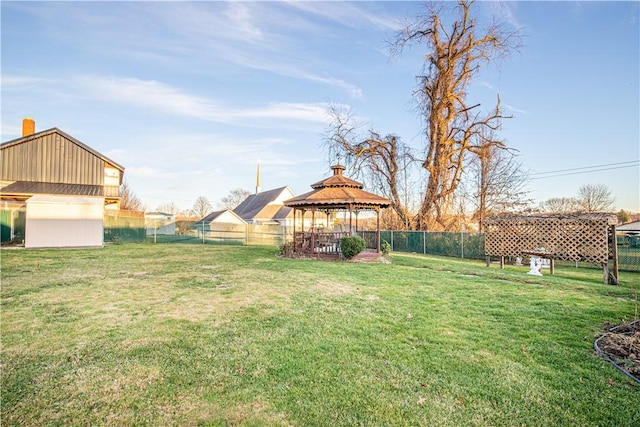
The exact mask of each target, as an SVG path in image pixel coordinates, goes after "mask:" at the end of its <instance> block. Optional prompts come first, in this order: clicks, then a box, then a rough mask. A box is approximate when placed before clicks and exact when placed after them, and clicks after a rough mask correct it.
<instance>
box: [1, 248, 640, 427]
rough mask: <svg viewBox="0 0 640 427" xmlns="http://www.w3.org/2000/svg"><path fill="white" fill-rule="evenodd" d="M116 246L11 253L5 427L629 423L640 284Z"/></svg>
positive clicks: (585, 274) (637, 420) (428, 263)
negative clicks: (621, 363)
mask: <svg viewBox="0 0 640 427" xmlns="http://www.w3.org/2000/svg"><path fill="white" fill-rule="evenodd" d="M276 252H277V250H276V249H275V248H256V247H244V246H228V245H225V246H215V245H204V246H201V245H179V244H174V245H168V244H166V245H153V244H122V245H111V246H108V247H105V248H103V249H93V250H55V251H54V250H38V251H29V250H2V251H1V253H0V256H1V257H2V258H1V262H2V273H1V279H2V282H1V285H2V290H1V303H2V307H1V316H2V317H1V322H2V323H1V338H2V360H1V368H2V395H1V403H2V416H1V420H0V421H1V424H2V425H3V426H11V425H20V426H36V425H37V426H41V425H60V426H73V425H136V426H138V425H163V426H164V425H179V426H190V425H191V426H200V425H201V426H227V425H244V426H280V425H297V426H351V425H367V426H403V425H406V426H418V425H423V426H426V425H431V426H456V427H461V426H549V425H557V426H616V427H618V426H638V425H640V387H639V386H637V385H635V384H634V383H633V382H632V381H631V380H630V379H628V378H627V377H625V376H624V375H622V374H620V373H619V372H618V371H617V370H616V369H615V368H614V367H613V366H611V365H610V364H608V363H606V362H605V361H604V360H603V359H601V358H600V357H597V356H596V355H595V354H594V351H593V342H594V339H595V338H596V337H597V336H598V335H599V334H600V333H601V332H602V330H603V328H604V327H605V325H606V324H619V323H622V322H625V321H630V320H632V319H634V318H635V317H637V316H638V310H639V308H638V305H639V303H638V293H640V275H639V274H632V273H624V272H623V273H621V281H622V285H621V286H617V287H616V286H605V285H603V284H601V282H602V273H601V271H599V270H586V269H579V270H576V269H570V268H566V267H560V268H558V269H557V270H558V271H557V273H556V275H555V276H549V275H545V276H543V277H534V276H528V275H526V274H525V273H526V271H528V267H520V268H519V269H517V270H516V269H514V268H507V269H505V270H500V269H498V268H496V267H492V268H490V269H487V268H486V267H484V264H483V263H481V262H477V261H463V260H456V259H447V258H436V257H428V256H419V255H410V254H402V255H401V254H394V255H392V259H393V264H360V263H346V262H318V261H310V260H291V259H280V258H278V257H276Z"/></svg>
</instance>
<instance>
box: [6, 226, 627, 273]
mask: <svg viewBox="0 0 640 427" xmlns="http://www.w3.org/2000/svg"><path fill="white" fill-rule="evenodd" d="M13 216H14V220H13V221H14V222H13V223H10V219H11V216H10V215H9V214H3V216H2V217H1V218H0V219H2V224H3V226H4V228H7V227H8V226H9V225H11V224H13V227H14V229H20V230H22V229H23V227H24V226H23V225H22V222H23V221H19V220H16V218H17V214H15V213H13ZM21 218H22V217H20V218H19V219H21ZM16 224H18V227H17V228H16ZM176 230H177V231H176V234H158V233H154V231H157V230H154V228H153V227H151V228H150V227H149V225H148V224H145V219H144V216H143V215H142V214H135V215H134V214H130V213H114V214H111V213H110V214H106V215H105V220H104V241H105V243H109V242H113V243H118V242H151V243H153V242H155V243H194V244H238V245H260V246H280V245H282V244H283V243H284V242H285V241H287V240H290V239H292V232H293V229H292V228H291V227H283V226H280V225H260V224H215V223H214V224H207V223H205V224H202V223H199V222H189V224H188V226H180V227H176ZM3 233H4V231H3ZM7 233H8V232H7ZM358 234H360V235H361V236H362V237H363V238H364V239H365V240H366V241H367V247H375V244H376V232H375V231H362V232H359V233H358ZM384 241H386V242H388V243H389V245H390V246H391V251H392V252H407V253H417V254H425V255H440V256H448V257H456V258H467V259H477V260H483V259H485V253H484V234H482V233H459V232H427V231H397V230H383V231H381V232H380V242H381V243H382V242H384ZM617 242H618V268H619V269H620V270H623V271H632V272H640V236H619V237H618V239H617ZM557 264H558V265H565V266H571V267H585V268H600V266H599V265H595V264H590V263H583V262H577V263H576V262H571V261H559V262H557Z"/></svg>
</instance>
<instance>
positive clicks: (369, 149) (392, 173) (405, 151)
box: [325, 105, 412, 228]
mask: <svg viewBox="0 0 640 427" xmlns="http://www.w3.org/2000/svg"><path fill="white" fill-rule="evenodd" d="M329 114H330V116H331V118H332V121H331V124H330V125H329V132H328V134H327V137H326V138H325V139H326V143H327V146H328V150H329V157H334V155H339V156H344V157H345V162H346V163H347V166H350V167H351V168H352V169H353V170H354V171H355V172H356V175H357V176H360V177H362V178H363V179H364V180H366V181H368V184H370V185H371V186H372V187H373V188H374V189H376V190H378V191H380V192H381V193H382V194H383V195H384V196H385V197H387V198H388V199H389V200H390V201H391V208H392V209H393V210H394V212H395V217H396V219H394V220H393V221H394V222H399V223H400V224H403V225H404V228H409V225H410V223H411V222H412V218H411V213H410V212H409V210H408V197H407V191H408V188H407V187H408V186H407V185H403V177H404V178H405V179H404V182H406V173H407V162H411V158H410V151H409V148H408V147H407V146H406V145H405V144H404V143H403V142H402V140H401V139H400V138H399V137H398V136H396V135H386V136H384V137H383V136H381V135H380V134H379V133H377V132H375V131H373V130H369V131H368V132H366V133H365V134H364V135H363V134H362V133H361V132H360V129H361V126H360V125H358V124H357V123H356V121H355V119H354V117H353V114H352V113H351V111H350V110H341V109H340V108H338V107H337V106H336V105H331V107H330V109H329ZM391 218H392V217H391V216H389V220H391Z"/></svg>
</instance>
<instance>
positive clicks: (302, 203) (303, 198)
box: [284, 165, 390, 209]
mask: <svg viewBox="0 0 640 427" xmlns="http://www.w3.org/2000/svg"><path fill="white" fill-rule="evenodd" d="M331 169H333V176H330V177H329V178H326V179H324V180H322V181H319V182H316V183H315V184H312V185H311V188H313V189H314V190H313V191H310V192H308V193H304V194H302V195H300V196H297V197H294V198H292V199H288V200H285V201H284V205H285V206H290V207H294V208H299V209H305V208H306V209H312V208H320V209H340V208H347V207H351V208H376V207H378V208H386V207H388V206H389V205H390V202H389V199H386V198H384V197H380V196H378V195H377V194H373V193H369V192H367V191H364V190H363V189H362V188H363V185H362V184H361V183H359V182H357V181H354V180H352V179H349V178H347V177H346V176H344V175H342V172H343V171H344V169H345V167H344V166H342V165H334V166H332V167H331Z"/></svg>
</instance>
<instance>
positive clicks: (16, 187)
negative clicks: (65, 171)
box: [0, 181, 104, 197]
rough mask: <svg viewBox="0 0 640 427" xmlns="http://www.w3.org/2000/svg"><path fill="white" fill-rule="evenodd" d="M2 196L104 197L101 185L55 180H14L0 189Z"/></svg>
mask: <svg viewBox="0 0 640 427" xmlns="http://www.w3.org/2000/svg"><path fill="white" fill-rule="evenodd" d="M0 191H1V192H2V195H3V196H31V195H33V194H59V195H68V196H94V197H104V187H103V186H102V185H84V184H62V183H56V182H32V181H14V182H12V183H10V184H8V185H6V186H4V187H2V188H1V189H0Z"/></svg>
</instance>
